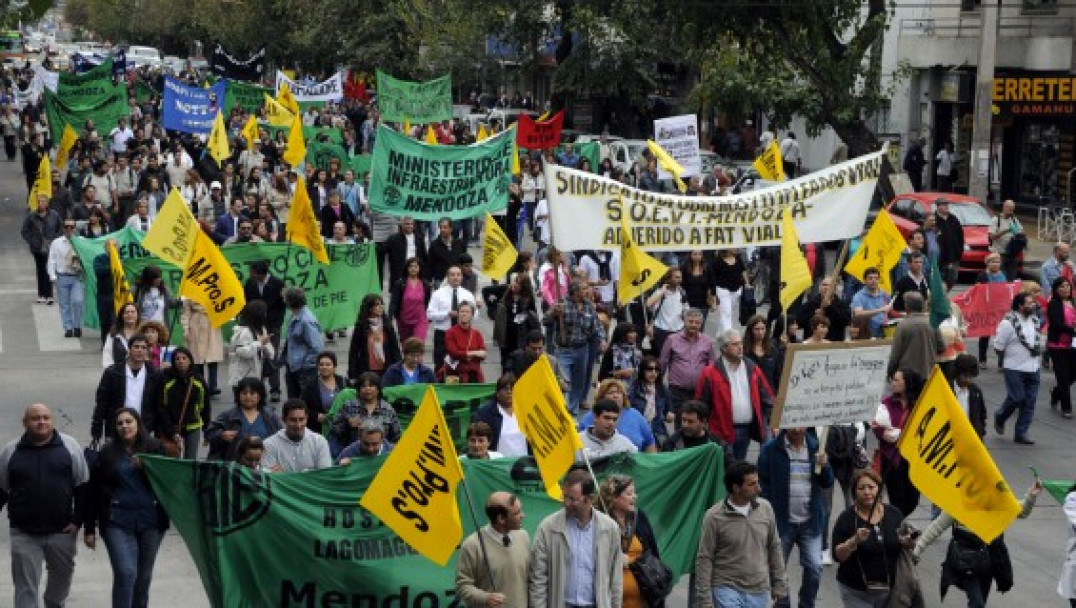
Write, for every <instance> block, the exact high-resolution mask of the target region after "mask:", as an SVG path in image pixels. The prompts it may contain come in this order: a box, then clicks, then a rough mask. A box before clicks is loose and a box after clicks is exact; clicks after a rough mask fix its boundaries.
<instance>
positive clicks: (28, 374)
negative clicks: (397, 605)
mask: <svg viewBox="0 0 1076 608" xmlns="http://www.w3.org/2000/svg"><path fill="white" fill-rule="evenodd" d="M25 198H26V194H25V186H24V182H23V178H22V175H21V173H20V167H19V164H18V163H0V296H3V297H0V385H2V386H4V387H5V391H4V398H3V400H2V401H0V412H2V414H3V415H2V416H0V441H3V442H7V441H8V440H11V439H14V438H16V437H18V436H19V435H20V434H21V432H22V426H21V417H22V413H23V410H24V409H25V408H26V407H27V405H28V404H30V403H33V402H43V403H45V404H47V405H49V406H50V407H52V409H53V412H54V414H55V419H56V426H57V428H58V429H59V430H61V431H63V432H65V433H68V434H70V435H72V436H74V437H75V438H76V439H77V440H78V441H79V442H80V443H83V445H85V442H87V441H88V440H89V426H90V415H91V412H92V408H93V404H94V390H95V388H96V386H97V382H98V379H99V377H100V374H101V365H100V354H99V350H100V349H99V345H100V341H99V337H98V334H97V332H94V331H92V330H90V331H87V332H85V334H84V336H83V337H82V338H81V339H65V338H64V337H63V331H62V329H61V326H60V321H59V311H58V307H57V306H44V305H37V304H34V299H35V294H36V290H35V286H34V267H33V261H32V259H31V257H30V255H29V252H28V251H27V248H26V246H25V244H24V243H23V242H22V240H21V238H20V237H19V228H20V226H21V223H22V220H23V217H24V216H25V214H26V202H25ZM475 253H476V251H472V254H475ZM482 319H483V320H482V321H481V324H482V325H481V327H482V329H483V331H484V332H486V334H487V335H488V334H489V333H490V332H491V330H492V327H491V323H490V322H489V320H488V319H487V318H486V317H485V315H484V314H483V315H482ZM714 326H715V321H714V320H713V319H711V321H710V324H709V327H708V328H707V333H708V334H709V335H711V336H712V335H713V331H714ZM333 346H334V349H335V350H336V351H337V352H338V354H340V355H341V356H342V357H345V358H346V354H347V353H346V351H347V340H341V339H338V340H337V341H336V343H335V345H333ZM491 350H493V349H491ZM972 350H974V346H972ZM494 352H495V351H494ZM493 367H494V365H490V366H489V370H488V371H489V372H492V368H493ZM226 377H227V376H226V374H225V371H224V370H223V369H222V370H221V378H222V379H223V378H226ZM489 377H490V379H491V380H492V379H494V378H495V377H496V375H495V373H490V374H489ZM978 382H979V385H980V386H981V387H982V389H983V391H984V394H985V395H986V399H987V406H988V409H990V410H993V409H994V408H995V407H996V406H997V405H999V404H1000V403H1001V401H1002V400H1003V398H1004V395H1005V390H1004V383H1003V378H1002V375H1001V374H1000V373H999V372H998V371H997V370H996V359H995V358H993V357H992V358H991V366H990V368H989V369H987V370H984V371H983V372H982V373H981V375H980V377H979V379H978ZM1053 383H1054V380H1053V375H1052V372H1049V371H1044V373H1043V383H1042V387H1041V389H1040V392H1039V400H1038V403H1039V408H1038V411H1037V413H1036V417H1035V418H1036V419H1035V423H1034V425H1033V426H1032V429H1031V436H1032V438H1034V439H1035V441H1036V442H1037V444H1036V445H1034V446H1017V445H1015V444H1014V443H1013V442H1012V436H1011V434H1010V435H1009V436H1008V437H1006V438H999V437H998V436H996V435H995V434H994V433H993V431H992V430H991V431H990V432H989V433H988V435H987V438H986V445H987V448H988V449H989V450H990V451H991V453H992V454H993V456H994V458H995V460H996V461H997V463H998V465H999V466H1000V468H1001V470H1002V472H1003V473H1004V474H1005V476H1006V479H1007V480H1008V481H1009V483H1010V484H1011V485H1012V487H1013V488H1014V490H1015V491H1016V493H1017V496H1018V497H1021V496H1022V495H1023V491H1024V490H1025V489H1026V488H1027V487H1028V486H1029V485H1030V483H1031V481H1032V478H1031V474H1030V472H1029V470H1028V466H1029V465H1034V466H1035V467H1036V468H1037V469H1038V471H1039V472H1040V473H1041V475H1042V476H1043V477H1044V478H1046V479H1064V478H1069V479H1072V478H1073V477H1076V472H1074V471H1073V468H1072V460H1071V458H1072V456H1073V454H1074V449H1073V446H1072V444H1070V443H1069V441H1071V440H1072V439H1071V438H1072V436H1073V430H1074V429H1076V421H1074V420H1065V419H1062V418H1061V417H1060V416H1059V415H1057V414H1055V413H1054V412H1052V411H1051V410H1050V408H1049V405H1048V394H1049V389H1050V387H1052V386H1053ZM226 392H227V391H226ZM225 406H226V404H222V403H220V402H219V401H218V402H217V403H214V410H216V411H220V409H221V408H222V407H225ZM990 426H991V427H992V425H990ZM1010 432H1011V424H1010ZM755 453H757V449H755V450H753V451H752V454H755ZM838 495H839V492H838ZM835 500H836V501H837V503H838V504H837V505H835V506H836V507H839V506H840V505H839V503H840V498H839V496H838V497H837V498H836V499H835ZM640 505H642V506H643V507H644V508H645V505H646V497H645V496H641V497H640ZM928 515H929V504H928V501H927V500H926V499H923V500H922V501H921V503H920V508H919V510H918V511H917V512H916V517H915V522H914V523H915V524H916V525H917V526H918V527H920V528H922V527H925V526H926V524H927V522H928ZM833 519H835V517H834V518H833ZM1069 533H1070V532H1069V526H1068V524H1067V523H1066V521H1065V518H1064V515H1063V513H1062V512H1061V509H1060V507H1059V505H1058V504H1057V503H1056V502H1055V501H1054V499H1053V498H1051V497H1050V496H1049V495H1047V494H1046V493H1043V495H1042V496H1040V499H1039V501H1038V506H1037V507H1036V508H1035V510H1034V511H1033V512H1032V514H1031V516H1030V518H1029V519H1027V520H1018V521H1016V522H1015V523H1014V524H1013V526H1012V528H1011V531H1010V533H1009V534H1007V535H1006V539H1007V543H1008V546H1009V552H1010V556H1011V559H1012V564H1013V569H1014V572H1015V580H1016V585H1015V588H1014V590H1013V591H1012V592H1010V593H1008V594H1006V595H1004V596H1001V595H995V596H993V597H992V598H991V603H990V605H991V606H999V607H1005V606H1014V607H1015V606H1029V605H1042V606H1059V605H1061V604H1062V600H1061V599H1060V598H1059V597H1058V595H1057V593H1056V591H1055V589H1056V587H1057V575H1058V572H1059V571H1060V568H1061V563H1062V560H1063V556H1064V551H1065V544H1066V540H1067V538H1068V535H1069ZM948 537H949V535H948V534H946V535H944V536H943V537H942V539H940V540H939V542H938V543H936V544H935V546H934V547H932V548H931V549H930V550H928V552H927V554H926V555H925V557H924V559H923V561H922V563H921V564H920V567H919V572H920V577H921V580H922V584H923V588H924V592H925V596H926V601H927V605H928V606H960V605H964V604H965V601H964V596H963V594H962V592H960V591H959V590H958V589H950V591H949V595H948V597H947V599H946V601H945V602H941V601H940V600H939V597H938V578H939V577H938V573H939V564H940V562H941V560H942V558H943V557H944V553H945V548H946V545H947V542H948ZM8 538H9V531H8V526H7V525H6V524H5V525H0V546H2V547H3V549H2V550H0V578H2V579H3V580H4V581H5V582H4V583H2V584H0V606H5V605H10V604H9V602H10V601H11V597H10V592H11V591H10V590H11V585H10V582H9V580H10V579H8V578H7V577H8V576H9V574H8V573H9V572H10V567H9V566H10V556H9V552H8ZM791 561H792V564H793V565H792V567H791V568H790V569H789V578H790V580H791V582H792V591H793V594H795V592H796V590H797V589H798V580H799V568H798V560H797V559H796V558H795V557H793V558H792V560H791ZM835 572H836V567H827V568H826V569H825V571H824V573H823V583H822V588H821V591H820V593H819V598H818V605H819V606H838V605H840V600H839V595H838V591H837V585H836V581H835V578H834V576H835ZM111 583H112V572H111V568H110V566H109V563H108V556H107V552H106V551H105V549H104V547H103V543H102V544H101V545H99V548H98V550H97V551H90V550H88V549H87V548H85V546H82V545H81V543H80V547H79V553H78V556H77V558H76V569H75V577H74V583H73V586H72V592H71V596H70V600H69V605H71V606H104V605H107V604H108V602H109V594H110V588H111ZM686 594H687V577H686V576H685V577H684V579H683V580H682V581H681V583H680V585H679V586H678V587H677V589H676V591H675V592H674V594H673V596H672V597H671V598H670V600H669V602H668V605H669V606H685V605H686ZM151 605H152V606H163V607H171V606H183V607H184V608H195V607H199V606H207V605H208V601H207V600H206V598H205V595H204V593H203V592H202V591H201V583H200V581H199V578H198V574H197V571H196V569H195V567H194V563H193V561H192V560H191V558H190V556H189V554H188V553H187V550H186V547H185V546H184V544H183V542H182V539H181V538H180V537H179V536H178V534H177V533H176V532H175V531H174V530H172V531H170V532H169V533H168V534H167V536H166V538H165V541H164V544H163V546H162V548H161V552H160V555H159V557H158V560H157V564H156V569H155V573H154V578H153V586H152V590H151ZM401 608H402V607H401Z"/></svg>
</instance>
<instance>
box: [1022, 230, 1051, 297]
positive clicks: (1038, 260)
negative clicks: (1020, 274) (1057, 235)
mask: <svg viewBox="0 0 1076 608" xmlns="http://www.w3.org/2000/svg"><path fill="white" fill-rule="evenodd" d="M1016 216H1017V217H1018V218H1019V219H1020V223H1021V224H1023V225H1024V232H1025V233H1026V234H1027V250H1026V251H1025V252H1024V273H1025V274H1030V275H1031V276H1033V277H1034V278H1035V280H1036V281H1037V280H1038V277H1039V268H1040V267H1041V266H1042V263H1043V262H1044V261H1046V260H1048V259H1049V258H1050V256H1051V255H1053V253H1054V243H1053V242H1051V241H1044V240H1041V239H1040V238H1039V220H1038V217H1037V216H1034V215H1030V214H1026V213H1017V214H1016ZM1043 289H1046V290H1049V289H1050V288H1049V286H1046V285H1044V286H1043Z"/></svg>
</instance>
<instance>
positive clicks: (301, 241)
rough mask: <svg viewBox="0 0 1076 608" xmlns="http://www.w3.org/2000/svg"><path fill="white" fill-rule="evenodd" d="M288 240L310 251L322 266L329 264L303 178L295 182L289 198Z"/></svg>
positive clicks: (323, 241) (327, 253)
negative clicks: (292, 192)
mask: <svg viewBox="0 0 1076 608" xmlns="http://www.w3.org/2000/svg"><path fill="white" fill-rule="evenodd" d="M288 239H289V240H290V241H291V242H292V243H295V244H296V245H299V246H300V247H305V248H307V249H309V250H310V253H313V254H314V258H315V259H316V260H317V261H319V262H321V263H322V264H328V263H329V252H328V250H327V249H326V248H325V240H324V239H323V238H322V237H321V231H320V230H319V229H318V218H317V216H316V215H314V205H313V203H311V202H310V195H309V194H307V193H306V180H305V179H303V176H301V175H300V176H299V178H298V179H297V180H296V182H295V194H292V196H291V213H290V214H289V215H288Z"/></svg>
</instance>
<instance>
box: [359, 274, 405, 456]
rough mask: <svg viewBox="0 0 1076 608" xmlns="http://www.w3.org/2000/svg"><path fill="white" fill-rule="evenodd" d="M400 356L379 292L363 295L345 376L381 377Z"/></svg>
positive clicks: (394, 332)
mask: <svg viewBox="0 0 1076 608" xmlns="http://www.w3.org/2000/svg"><path fill="white" fill-rule="evenodd" d="M401 358H402V357H401V356H400V343H399V341H397V340H396V330H395V328H393V327H392V323H391V322H390V321H389V316H388V314H386V313H385V301H384V300H382V299H381V295H380V294H376V293H371V294H366V297H365V298H363V299H362V305H361V306H359V317H358V319H356V320H355V331H353V332H351V347H350V348H349V349H348V354H347V375H348V377H349V378H357V377H358V376H359V374H360V373H363V372H374V373H375V374H377V376H378V377H379V378H380V377H381V374H382V373H383V372H384V371H385V370H386V369H388V367H389V366H390V365H392V364H393V363H398V362H399V361H400V359H401ZM345 445H346V444H345Z"/></svg>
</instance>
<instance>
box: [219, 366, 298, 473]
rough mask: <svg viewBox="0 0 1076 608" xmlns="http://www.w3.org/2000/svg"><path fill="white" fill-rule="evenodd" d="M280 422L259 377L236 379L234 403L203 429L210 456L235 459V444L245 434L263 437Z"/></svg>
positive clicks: (279, 426) (269, 434)
mask: <svg viewBox="0 0 1076 608" xmlns="http://www.w3.org/2000/svg"><path fill="white" fill-rule="evenodd" d="M282 426H283V425H282V424H281V423H280V418H279V417H278V416H277V415H276V412H274V411H273V410H272V408H270V407H269V406H267V405H266V404H265V384H264V383H263V382H262V380H261V378H243V379H242V380H240V381H239V400H238V403H237V404H236V406H235V407H233V408H232V409H230V410H228V411H226V412H224V413H222V414H221V415H220V416H217V417H216V418H215V419H214V420H213V422H211V423H210V424H209V426H208V427H207V428H206V431H205V438H206V441H208V442H209V458H211V459H216V460H234V459H235V446H236V445H237V444H238V443H239V441H240V440H241V439H243V438H244V437H251V436H255V437H261V438H262V439H265V438H267V437H269V436H271V435H272V434H273V433H275V432H277V431H279V430H280V429H281V427H282Z"/></svg>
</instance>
